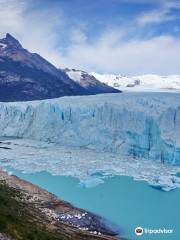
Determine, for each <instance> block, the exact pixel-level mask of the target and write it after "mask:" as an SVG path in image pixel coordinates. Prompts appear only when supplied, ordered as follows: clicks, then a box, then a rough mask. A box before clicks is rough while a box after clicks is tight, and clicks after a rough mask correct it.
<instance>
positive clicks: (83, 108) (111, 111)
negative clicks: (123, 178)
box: [0, 92, 180, 189]
mask: <svg viewBox="0 0 180 240" xmlns="http://www.w3.org/2000/svg"><path fill="white" fill-rule="evenodd" d="M0 136H2V137H8V136H10V137H14V138H22V139H24V140H25V139H31V140H37V141H38V145H39V146H41V145H40V143H41V142H42V144H43V147H39V149H40V150H39V152H38V156H36V155H37V147H38V145H37V143H34V144H35V148H34V149H35V153H34V154H33V158H31V157H30V156H29V150H30V148H28V149H29V150H28V151H27V149H26V147H25V146H24V144H23V145H22V146H21V148H18V146H17V145H14V146H13V151H12V149H9V148H11V147H10V146H9V145H8V149H7V145H6V144H7V143H3V145H2V143H1V146H0V147H1V152H3V154H2V153H1V157H2V158H1V159H6V154H8V155H7V158H8V159H9V158H10V159H14V158H15V156H17V161H15V159H14V164H16V163H17V166H21V164H24V160H26V159H27V161H30V166H31V167H32V168H33V169H35V168H36V169H40V170H42V168H43V169H44V170H46V168H47V169H48V171H51V172H52V173H53V174H56V173H59V172H65V173H66V175H72V170H71V169H69V164H75V165H76V168H75V169H74V172H73V176H78V177H79V176H80V175H81V176H80V177H79V178H81V179H83V180H84V181H83V182H84V183H85V184H86V185H87V186H95V185H96V183H102V182H103V181H102V180H103V178H104V177H105V175H104V174H100V175H101V176H100V177H99V174H92V172H93V171H94V172H96V171H101V173H102V171H103V172H105V173H107V172H108V173H109V171H110V172H111V171H112V172H113V173H114V172H115V173H117V174H120V175H128V176H134V177H135V178H139V177H140V179H146V180H147V181H149V182H152V183H153V184H158V182H157V181H154V180H153V179H154V177H155V176H159V175H160V173H159V169H160V171H162V167H163V166H164V167H165V168H166V167H167V168H166V169H167V171H163V176H166V179H168V181H166V186H167V185H168V187H169V188H171V189H172V186H174V187H177V186H179V180H178V179H176V178H175V177H172V176H171V174H170V166H174V167H175V169H177V168H178V166H180V95H179V94H178V93H164V92H162V93H137V92H134V93H132V92H131V93H128V92H127V93H119V94H108V95H107V94H104V95H96V96H82V97H63V98H59V99H53V100H44V101H33V102H15V103H0ZM39 141H40V142H39ZM44 144H46V145H44ZM51 144H55V146H56V147H57V148H56V149H54V148H53V147H52V148H49V147H48V146H49V145H51ZM45 146H46V147H47V148H48V152H47V153H46V154H45V149H44V147H45ZM61 147H62V148H61ZM17 148H18V149H17ZM65 148H67V150H63V149H65ZM51 149H54V150H53V151H52V150H51ZM32 150H33V148H32ZM14 151H16V154H14ZM33 151H34V150H33ZM66 152H67V153H66ZM69 152H70V153H69ZM11 153H12V154H13V155H12V156H11V157H10V155H11ZM50 153H51V154H53V161H55V162H53V164H50V166H49V165H48V161H49V159H50V158H51V157H50V156H51V154H50ZM56 153H58V154H57V155H56ZM49 154H50V155H49ZM21 156H23V161H22V162H21V160H22V157H21ZM34 156H36V157H34ZM60 156H63V157H62V158H61V157H60ZM75 156H76V157H75ZM82 156H84V157H82ZM18 159H19V160H18ZM32 159H33V161H32ZM35 159H36V161H35ZM122 159H123V160H124V161H123V160H122ZM136 159H137V160H138V161H137V162H136ZM142 159H144V162H143V161H142ZM2 161H3V160H2ZM5 162H6V160H5ZM87 163H88V164H90V165H88V164H87ZM153 163H154V164H156V165H155V166H157V164H160V165H158V166H159V167H158V168H155V169H157V170H158V171H154V170H153V167H152V166H154V165H153ZM134 164H135V165H134ZM26 166H27V162H26V163H25V168H26ZM30 166H29V167H28V169H30ZM53 166H55V169H54V167H53ZM87 166H89V167H88V168H87ZM142 166H143V169H144V170H143V169H142V168H141V167H142ZM61 167H64V168H65V169H64V170H63V169H62V168H61ZM149 167H150V170H149V169H148V168H149ZM58 169H59V170H58ZM82 169H85V171H84V170H82ZM90 170H91V171H90ZM87 171H88V172H87ZM148 171H150V175H148ZM152 172H153V174H152ZM177 172H178V170H177ZM177 172H176V171H173V174H176V173H177ZM167 173H168V174H169V175H168V178H167ZM171 173H172V172H171ZM89 176H90V178H89ZM178 178H179V177H178ZM158 181H159V182H160V183H161V185H162V183H163V182H162V179H159V180H158ZM163 184H164V183H163ZM171 184H172V185H171Z"/></svg>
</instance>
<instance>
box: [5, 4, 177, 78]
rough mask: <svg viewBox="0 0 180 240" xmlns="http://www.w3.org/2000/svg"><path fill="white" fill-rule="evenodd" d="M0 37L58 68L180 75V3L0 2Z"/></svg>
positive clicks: (99, 71)
mask: <svg viewBox="0 0 180 240" xmlns="http://www.w3.org/2000/svg"><path fill="white" fill-rule="evenodd" d="M0 5H1V8H0V38H3V37H4V35H5V34H6V33H7V32H9V33H10V34H12V35H13V36H14V37H15V38H17V39H18V40H19V41H20V42H21V43H22V45H23V47H24V48H26V49H28V50H29V51H31V52H36V53H38V54H40V55H41V56H42V57H44V58H46V59H47V60H48V61H50V62H51V63H53V64H54V65H55V66H56V67H60V68H65V67H68V68H75V69H81V70H84V71H87V72H93V71H95V72H98V73H110V74H121V75H126V76H135V75H146V74H155V75H163V76H167V75H180V62H179V57H178V56H179V55H180V27H179V26H180V25H179V24H180V17H179V16H180V2H179V1H178V0H156V1H155V0H149V1H145V0H132V1H130V0H107V1H106V2H104V1H103V0H96V1H95V0H94V1H92V0H91V1H90V0H87V1H85V2H84V1H83V0H69V1H67V0H66V1H65V0H53V1H50V0H38V1H36V2H35V1H33V0H0Z"/></svg>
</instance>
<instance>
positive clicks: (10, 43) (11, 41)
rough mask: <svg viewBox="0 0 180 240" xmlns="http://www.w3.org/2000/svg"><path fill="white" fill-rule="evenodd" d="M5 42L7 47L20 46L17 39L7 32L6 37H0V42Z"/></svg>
mask: <svg viewBox="0 0 180 240" xmlns="http://www.w3.org/2000/svg"><path fill="white" fill-rule="evenodd" d="M1 43H2V44H5V45H7V47H12V48H22V46H21V44H20V43H19V41H18V40H17V39H15V38H14V37H13V36H12V35H11V34H9V33H7V34H6V37H5V38H3V39H0V44H1Z"/></svg>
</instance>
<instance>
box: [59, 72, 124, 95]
mask: <svg viewBox="0 0 180 240" xmlns="http://www.w3.org/2000/svg"><path fill="white" fill-rule="evenodd" d="M64 71H65V72H66V74H67V75H68V76H69V77H70V78H71V79H72V80H74V81H75V82H77V83H78V84H79V85H80V86H81V87H83V88H85V89H86V90H87V91H88V92H89V93H91V94H98V93H110V92H111V93H117V92H119V91H117V90H116V89H115V88H113V87H111V86H108V85H106V84H105V83H103V82H101V81H99V80H97V79H96V78H95V77H94V76H93V75H91V74H89V73H87V72H85V71H81V70H76V69H69V68H66V69H65V70H64Z"/></svg>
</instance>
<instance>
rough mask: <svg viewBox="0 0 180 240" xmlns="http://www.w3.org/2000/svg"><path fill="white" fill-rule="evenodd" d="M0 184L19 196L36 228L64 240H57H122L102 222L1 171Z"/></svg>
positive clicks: (97, 217) (100, 219)
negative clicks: (16, 192)
mask: <svg viewBox="0 0 180 240" xmlns="http://www.w3.org/2000/svg"><path fill="white" fill-rule="evenodd" d="M0 184H5V186H7V187H8V188H10V189H14V190H16V191H18V192H19V193H20V194H21V197H20V198H18V199H17V197H16V200H17V201H18V202H20V203H22V204H24V205H25V208H26V209H28V210H30V211H31V214H32V215H33V219H35V220H34V221H35V222H36V223H37V224H38V225H43V226H45V227H46V229H48V231H50V232H51V231H52V232H56V234H57V235H58V234H60V235H61V234H63V236H64V238H57V239H76V240H78V239H102V240H103V239H104V240H117V239H121V240H122V238H119V237H118V236H117V234H118V233H117V232H115V231H114V230H112V229H110V228H109V227H107V226H106V224H105V221H104V219H103V218H101V217H99V216H97V215H95V214H93V213H90V212H88V211H84V210H82V209H78V208H75V207H74V206H72V205H71V204H69V203H67V202H65V201H62V200H60V199H58V198H57V197H56V196H55V195H53V194H51V193H49V192H47V191H46V190H44V189H42V188H40V187H38V186H35V185H33V184H31V183H29V182H27V181H25V180H22V179H19V178H18V177H16V176H14V175H9V174H8V173H7V172H5V171H3V170H2V169H1V170H0ZM0 232H2V231H0ZM2 234H3V232H2ZM3 236H4V235H1V236H0V239H4V240H5V239H7V238H5V237H3ZM47 239H48V238H47Z"/></svg>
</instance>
